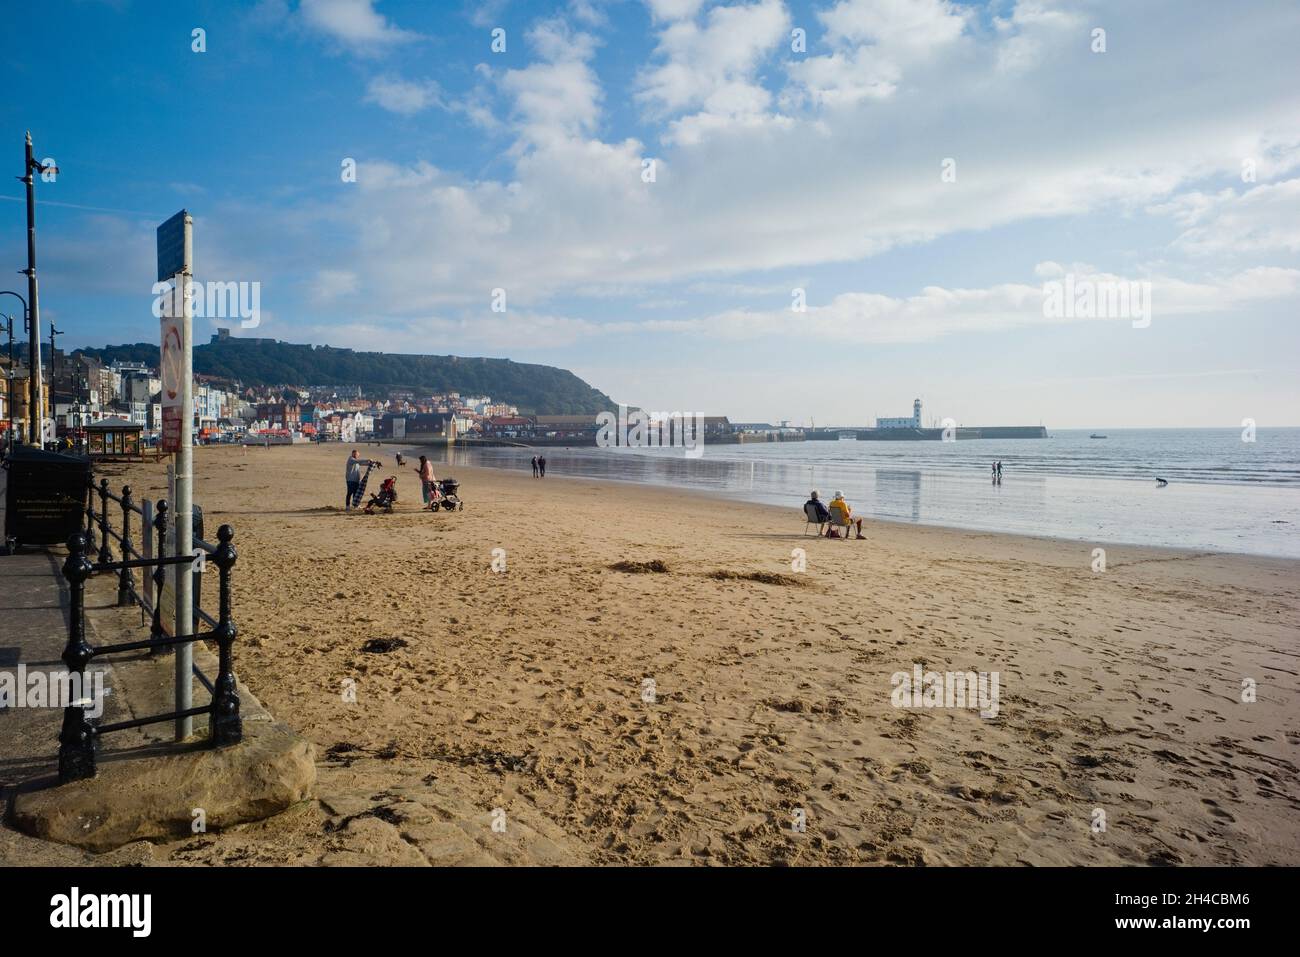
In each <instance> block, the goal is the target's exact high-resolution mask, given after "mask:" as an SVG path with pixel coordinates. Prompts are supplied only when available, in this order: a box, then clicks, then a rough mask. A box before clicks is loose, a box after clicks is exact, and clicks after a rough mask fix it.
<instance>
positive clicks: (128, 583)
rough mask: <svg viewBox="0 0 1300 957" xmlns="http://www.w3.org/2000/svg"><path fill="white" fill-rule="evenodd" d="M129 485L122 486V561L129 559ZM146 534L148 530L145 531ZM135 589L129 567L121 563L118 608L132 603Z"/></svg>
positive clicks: (133, 578) (130, 546)
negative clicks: (132, 594)
mask: <svg viewBox="0 0 1300 957" xmlns="http://www.w3.org/2000/svg"><path fill="white" fill-rule="evenodd" d="M131 504H132V503H131V486H129V485H123V486H122V561H123V562H124V563H125V562H129V561H130V560H131V549H132V547H133V546H132V545H131ZM145 534H146V535H148V534H149V533H148V531H146V532H145ZM133 591H135V576H134V575H133V574H132V573H131V569H130V568H129V567H128V566H127V565H125V564H123V566H122V571H121V572H120V573H119V574H118V576H117V605H118V607H119V608H121V607H123V606H125V605H130V604H133V600H132V598H131V593H132V592H133Z"/></svg>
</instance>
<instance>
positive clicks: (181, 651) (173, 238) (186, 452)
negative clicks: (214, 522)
mask: <svg viewBox="0 0 1300 957" xmlns="http://www.w3.org/2000/svg"><path fill="white" fill-rule="evenodd" d="M193 230H194V220H193V218H192V217H191V216H190V214H189V213H188V212H186V211H185V210H183V209H182V210H181V211H180V212H179V213H177V214H176V215H175V216H173V217H172V218H171V219H169V220H167V222H165V223H163V224H162V225H161V226H159V227H158V281H159V282H160V283H161V282H167V281H169V280H170V281H171V283H172V290H171V297H170V299H171V302H170V306H169V308H167V309H164V310H163V313H164V315H163V317H162V329H161V331H162V377H163V384H162V400H163V432H162V437H161V442H162V446H161V447H162V450H163V451H164V452H171V453H173V454H174V455H175V459H174V462H175V466H176V472H175V474H176V494H175V498H174V500H173V502H172V520H173V522H174V523H175V542H176V554H177V555H190V554H192V553H193V551H194V539H193V532H194V526H193V521H194V491H193V489H194V487H193V481H194V448H193V444H192V437H191V429H192V427H193V423H194V365H193V358H194V354H193V313H192V311H191V304H192V299H191V290H190V283H191V281H192V280H193V278H194V239H193ZM170 573H171V574H172V575H175V576H176V578H175V583H176V585H175V591H176V624H175V631H174V632H173V635H175V636H177V637H179V636H181V635H192V634H194V597H193V585H194V578H193V575H192V574H191V572H190V566H189V565H173V566H172V568H171V572H170ZM193 662H194V646H193V644H191V643H190V642H184V643H182V644H179V645H176V710H177V711H188V710H189V709H190V708H191V707H192V706H193V701H192V691H193V676H192V671H193ZM193 733H194V719H193V718H177V719H176V740H177V741H184V740H185V739H186V738H188V737H189V736H190V735H191V734H193Z"/></svg>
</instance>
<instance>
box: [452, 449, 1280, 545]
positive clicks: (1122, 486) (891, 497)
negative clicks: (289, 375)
mask: <svg viewBox="0 0 1300 957" xmlns="http://www.w3.org/2000/svg"><path fill="white" fill-rule="evenodd" d="M1089 435H1090V433H1089V432H1087V431H1074V430H1069V431H1065V430H1062V431H1057V432H1053V433H1052V434H1051V438H1048V439H1004V440H982V439H979V440H966V441H960V442H857V441H845V440H841V441H837V442H788V443H775V442H773V443H761V444H759V443H756V444H752V445H706V446H705V448H704V454H703V456H702V457H700V458H695V459H690V458H686V457H685V456H684V455H683V453H682V451H681V450H680V449H674V450H626V449H594V448H584V449H576V448H575V449H563V448H554V449H550V448H548V449H544V450H542V451H544V452H545V454H546V458H547V465H548V467H547V471H548V472H550V473H554V474H556V475H574V476H581V477H585V478H597V479H611V480H616V481H625V482H637V483H643V484H650V485H665V486H675V487H682V488H692V489H699V490H704V491H713V492H720V493H726V494H727V495H728V496H729V497H732V498H740V499H747V500H751V501H754V502H763V503H766V504H773V505H789V506H790V507H791V509H792V515H791V521H792V523H797V521H798V518H799V516H798V511H799V509H800V508H801V507H802V504H803V502H804V501H805V500H806V499H807V497H808V491H809V489H812V488H817V489H819V490H820V491H821V493H822V496H823V498H826V499H829V498H830V496H831V494H832V493H834V492H835V491H836V490H842V491H843V492H844V494H845V496H846V498H847V499H848V501H849V503H850V504H851V505H852V506H853V507H854V509H855V510H856V511H858V512H859V513H866V514H870V515H871V516H872V517H874V518H878V519H885V520H890V521H901V522H918V523H921V524H926V525H945V526H951V527H956V528H970V529H980V530H986V531H1000V532H1018V533H1022V534H1030V535H1046V536H1051V537H1057V538H1069V539H1077V540H1079V541H1082V542H1120V543H1129V544H1137V545H1162V546H1175V547H1181V548H1195V549H1208V550H1214V551H1229V552H1247V553H1251V554H1262V555H1279V556H1287V557H1293V558H1300V429H1294V428H1288V429H1259V430H1258V432H1257V433H1256V435H1255V441H1253V442H1247V441H1243V438H1242V432H1241V430H1239V429H1108V430H1106V431H1105V435H1106V436H1107V438H1105V439H1092V438H1089ZM533 454H534V450H531V449H511V448H502V449H471V450H462V449H456V450H450V451H448V450H444V451H443V452H442V453H440V454H439V456H438V458H439V459H441V460H442V462H443V463H444V464H443V466H442V471H444V472H445V471H446V469H447V468H448V464H447V463H448V462H450V464H451V465H454V464H456V463H465V464H469V465H482V466H488V467H497V468H522V469H528V467H529V466H528V460H529V459H530V458H531V457H532V455H533ZM999 459H1000V460H1001V461H1002V467H1003V476H1002V484H1001V485H996V486H995V485H993V484H992V483H991V481H990V474H989V467H990V465H991V464H992V463H993V462H994V461H997V460H999ZM1157 477H1161V478H1164V479H1166V480H1167V481H1168V482H1169V485H1168V486H1167V487H1165V488H1158V487H1157V486H1156V478H1157ZM466 491H467V492H469V493H470V496H471V497H472V490H470V489H467V490H466Z"/></svg>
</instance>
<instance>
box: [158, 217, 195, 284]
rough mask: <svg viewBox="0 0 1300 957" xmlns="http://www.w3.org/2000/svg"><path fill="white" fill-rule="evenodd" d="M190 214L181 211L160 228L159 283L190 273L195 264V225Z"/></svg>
mask: <svg viewBox="0 0 1300 957" xmlns="http://www.w3.org/2000/svg"><path fill="white" fill-rule="evenodd" d="M193 222H194V221H193V220H192V219H191V218H190V214H189V213H188V212H186V211H185V210H183V209H182V210H181V211H180V212H179V213H177V214H176V215H175V216H173V217H172V218H171V219H169V220H167V222H165V223H163V224H162V225H161V226H159V227H158V281H159V282H166V281H167V280H168V279H171V278H172V276H175V275H176V274H177V273H181V272H189V271H190V267H191V266H192V265H193V263H194V245H193V242H194V241H193V239H192V231H191V229H190V227H191V225H192V224H193Z"/></svg>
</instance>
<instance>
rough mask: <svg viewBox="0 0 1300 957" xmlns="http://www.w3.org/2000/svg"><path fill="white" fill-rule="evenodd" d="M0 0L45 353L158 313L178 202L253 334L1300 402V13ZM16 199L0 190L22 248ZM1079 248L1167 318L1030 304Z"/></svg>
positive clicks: (892, 396) (816, 400)
mask: <svg viewBox="0 0 1300 957" xmlns="http://www.w3.org/2000/svg"><path fill="white" fill-rule="evenodd" d="M9 22H10V25H11V26H12V27H14V29H13V30H12V31H11V32H10V33H9V34H8V43H7V48H6V50H5V56H4V58H3V59H0V83H3V88H4V89H5V91H6V92H5V97H4V100H3V103H2V104H0V120H2V121H3V122H0V148H4V147H3V144H4V143H7V144H8V147H7V148H8V150H9V154H8V155H9V156H10V159H11V161H12V162H11V165H12V167H13V172H14V173H15V174H16V173H18V172H19V170H20V165H21V163H20V157H21V152H20V150H21V148H22V134H23V131H24V130H26V129H31V130H32V133H33V136H34V139H35V142H36V148H37V154H38V156H40V157H51V158H53V159H54V160H55V161H56V162H57V163H58V165H59V167H60V170H61V172H60V175H59V176H58V178H57V180H56V181H55V182H53V183H42V184H40V186H39V187H38V196H39V199H40V210H39V222H38V228H39V240H40V260H39V266H40V276H41V290H42V296H41V301H42V312H43V316H44V317H45V318H47V319H48V318H52V319H53V320H54V321H55V322H56V323H57V324H58V326H59V328H60V329H62V330H65V332H66V336H65V338H64V340H63V343H64V344H66V345H68V346H76V345H101V344H104V343H106V342H123V341H146V340H148V341H152V340H155V339H156V338H157V320H156V319H154V317H153V315H152V312H151V306H152V302H153V293H152V281H153V256H154V232H153V231H154V228H155V227H156V225H157V224H158V223H159V222H161V221H162V220H163V219H165V218H166V217H167V216H169V215H170V214H171V213H173V212H175V211H176V210H177V209H180V208H182V207H184V208H188V209H189V210H190V211H191V212H192V213H193V214H194V217H195V247H196V248H195V258H196V273H197V276H198V278H199V279H200V280H205V279H206V280H213V281H223V282H258V283H260V284H261V307H262V313H261V324H260V326H259V327H258V328H257V329H250V330H242V329H236V334H250V335H261V336H273V337H275V338H280V339H285V340H288V341H294V342H315V343H329V344H331V345H346V346H352V347H354V348H361V349H381V350H387V351H396V352H427V353H442V354H445V353H457V354H462V355H492V356H506V357H509V358H513V359H517V360H520V361H533V362H545V363H550V364H555V365H560V366H563V367H566V368H570V369H572V370H574V371H575V372H576V373H578V374H579V375H581V376H583V377H584V378H585V379H587V380H588V381H590V382H591V383H592V384H593V385H595V386H597V387H599V388H601V389H603V390H604V391H606V392H608V393H609V394H611V395H613V396H614V397H615V398H617V399H620V400H625V401H628V402H631V403H638V404H644V405H646V406H648V407H653V408H659V409H678V410H682V411H704V412H707V413H709V414H727V415H730V416H732V417H733V418H735V419H745V420H756V419H763V420H776V419H780V418H788V419H791V420H794V421H802V422H807V421H809V420H810V419H815V420H816V421H817V422H819V423H823V424H830V423H837V424H859V423H865V422H868V421H869V420H871V419H872V418H873V417H874V416H877V415H905V414H907V413H908V412H909V411H910V407H911V400H912V398H913V397H915V396H918V395H919V396H921V397H923V398H924V400H925V403H926V415H927V418H928V417H929V416H931V415H934V416H951V417H953V418H954V419H955V420H957V421H958V422H961V423H963V424H969V425H974V424H1027V423H1037V422H1040V421H1041V422H1044V423H1045V424H1047V425H1049V426H1052V427H1058V428H1059V427H1082V428H1089V427H1103V426H1109V427H1122V426H1181V425H1220V426H1238V425H1239V424H1240V422H1241V420H1242V419H1243V418H1246V417H1250V418H1254V419H1255V420H1257V422H1258V423H1259V424H1260V425H1261V426H1269V425H1294V424H1297V423H1300V414H1297V412H1298V411H1300V401H1298V400H1300V386H1297V382H1300V377H1298V376H1297V375H1296V372H1295V368H1296V357H1297V346H1298V345H1300V333H1298V332H1297V326H1296V316H1297V312H1298V311H1300V310H1298V309H1297V307H1298V306H1300V58H1297V57H1296V56H1295V50H1296V49H1300V7H1297V6H1296V5H1295V4H1294V3H1288V2H1283V0H1277V2H1246V3H1240V4H1227V5H1225V4H1222V3H1209V2H1197V0H1192V2H1187V0H1178V2H1174V0H1149V2H1144V3H1141V4H1133V3H1128V2H1087V0H1084V2H1079V3H1068V4H1067V3H1057V2H1054V0H1035V2H1030V0H1022V2H1012V0H1005V2H999V3H993V4H960V3H949V2H943V0H838V2H833V0H831V2H821V3H794V2H791V3H786V2H781V0H751V2H746V3H740V2H736V3H725V2H724V3H705V2H699V0H650V2H648V3H640V2H631V0H626V2H609V3H603V2H597V0H586V2H570V3H558V4H555V3H553V4H542V3H518V2H493V3H487V4H481V3H480V4H470V3H465V4H458V3H432V2H398V0H373V2H372V0H300V2H289V0H262V2H257V3H254V2H248V3H238V2H223V3H217V2H211V3H207V2H193V3H186V2H175V3H162V2H146V0H116V2H104V0H80V2H51V3H45V4H41V5H39V6H31V5H29V6H27V7H24V8H22V9H21V10H16V11H15V12H14V13H13V14H11V19H10V21H9ZM195 28H202V29H203V30H204V31H205V41H206V51H205V52H202V53H198V52H194V51H193V50H192V45H193V40H192V31H193V30H194V29H195ZM495 29H501V30H504V31H505V47H506V49H505V51H504V52H494V51H493V50H492V47H491V44H492V31H493V30H495ZM1099 29H1100V30H1104V31H1105V33H1104V43H1105V50H1104V52H1102V51H1100V50H1098V49H1097V47H1098V45H1099V42H1098V36H1099V35H1098V34H1097V33H1096V31H1097V30H1099ZM796 30H803V31H804V33H805V36H806V40H805V44H804V48H803V49H802V50H796V49H793V47H794V46H795V45H796V44H795V41H794V37H795V34H793V33H792V31H796ZM19 37H22V38H23V43H22V45H19V43H18V38H19ZM347 159H351V160H355V162H356V169H357V176H356V182H344V181H343V177H342V176H341V171H342V165H343V163H344V161H345V160H347ZM949 159H951V160H953V161H954V162H953V163H952V164H950V166H949V167H947V169H948V170H949V171H950V172H951V173H955V175H949V176H947V177H945V176H944V175H943V174H944V172H945V166H944V162H945V160H949ZM646 160H653V161H654V174H655V175H654V178H653V181H652V182H646V181H645V175H644V170H645V166H644V163H645V161H646ZM20 197H21V186H20V184H18V183H17V182H14V181H12V180H11V181H10V185H9V186H8V187H4V186H0V217H3V218H2V219H0V227H3V228H0V255H3V256H4V257H5V258H7V260H8V261H9V262H10V263H11V264H12V266H13V268H14V269H15V270H16V269H19V268H21V267H22V266H23V265H24V260H25V236H24V230H23V226H24V222H23V206H22V204H21V202H18V201H17V200H18V199H20ZM1067 276H1068V277H1069V278H1070V279H1071V281H1072V282H1077V283H1079V284H1081V285H1089V284H1091V285H1093V286H1098V285H1099V284H1105V283H1117V282H1125V283H1129V282H1133V283H1142V282H1148V283H1150V289H1151V292H1150V314H1149V320H1150V321H1149V323H1146V322H1142V321H1137V322H1135V321H1134V317H1133V316H1131V315H1129V314H1123V315H1118V316H1101V317H1094V318H1076V319H1061V318H1055V317H1051V316H1048V315H1045V312H1044V308H1043V298H1044V284H1045V283H1048V282H1052V281H1064V279H1065V277H1067ZM21 282H22V277H21V276H18V275H17V274H16V273H15V274H14V278H13V284H14V286H15V287H16V286H17V285H18V284H20V283H21ZM494 289H503V290H505V296H506V300H505V301H506V310H505V312H503V313H498V312H493V311H492V309H491V304H492V301H493V300H492V297H493V290H494ZM795 289H802V290H804V296H805V297H806V302H807V308H806V310H804V311H796V310H795V309H793V308H792V303H793V302H794V297H793V290H795ZM9 301H10V302H12V300H9ZM0 308H4V306H2V305H0ZM216 324H218V323H214V322H213V321H211V320H208V319H200V320H198V321H197V322H196V337H197V338H198V339H199V340H200V341H201V340H202V339H204V338H206V336H207V335H208V334H209V333H210V332H211V331H212V329H213V328H214V327H215V325H216ZM219 324H229V323H219ZM236 325H238V323H236Z"/></svg>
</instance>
